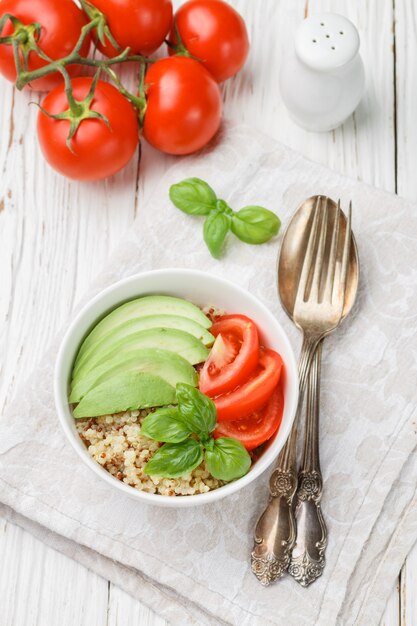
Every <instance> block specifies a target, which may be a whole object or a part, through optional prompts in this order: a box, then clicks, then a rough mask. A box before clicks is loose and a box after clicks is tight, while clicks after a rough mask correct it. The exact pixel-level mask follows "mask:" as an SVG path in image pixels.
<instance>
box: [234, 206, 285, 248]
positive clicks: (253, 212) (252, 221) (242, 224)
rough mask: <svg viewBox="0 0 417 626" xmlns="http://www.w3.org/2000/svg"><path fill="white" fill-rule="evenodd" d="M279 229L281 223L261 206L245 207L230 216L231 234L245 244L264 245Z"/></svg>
mask: <svg viewBox="0 0 417 626" xmlns="http://www.w3.org/2000/svg"><path fill="white" fill-rule="evenodd" d="M280 227H281V221H280V219H279V218H278V217H277V216H276V215H275V213H272V211H268V209H264V208H263V207H261V206H247V207H245V208H244V209H241V210H240V211H238V212H237V213H234V214H233V216H232V224H231V229H232V232H233V233H234V234H235V235H236V237H238V238H239V239H240V240H241V241H244V242H245V243H252V244H260V243H265V242H266V241H269V240H270V239H271V238H272V237H274V236H275V235H276V234H277V233H278V231H279V229H280Z"/></svg>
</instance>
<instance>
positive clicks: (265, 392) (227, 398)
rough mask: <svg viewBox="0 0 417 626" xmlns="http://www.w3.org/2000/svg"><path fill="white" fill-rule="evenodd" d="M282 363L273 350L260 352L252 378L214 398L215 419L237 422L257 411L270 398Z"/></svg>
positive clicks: (279, 374)
mask: <svg viewBox="0 0 417 626" xmlns="http://www.w3.org/2000/svg"><path fill="white" fill-rule="evenodd" d="M282 368H283V362H282V359H281V357H280V355H279V354H278V353H277V352H274V350H261V351H260V355H259V368H258V370H257V371H256V372H255V374H254V376H252V378H250V379H249V380H248V381H247V382H245V383H243V384H242V385H240V387H237V389H235V390H234V391H231V392H229V393H225V394H223V395H220V396H218V397H217V398H214V404H215V405H216V409H217V419H218V421H219V422H222V421H233V420H238V419H240V418H242V417H246V416H247V415H250V414H251V413H253V412H254V411H259V409H261V408H262V407H263V406H264V405H265V404H266V403H267V402H268V400H269V398H270V397H271V395H272V393H273V391H274V389H275V387H276V386H277V384H278V381H279V379H280V376H281V371H282Z"/></svg>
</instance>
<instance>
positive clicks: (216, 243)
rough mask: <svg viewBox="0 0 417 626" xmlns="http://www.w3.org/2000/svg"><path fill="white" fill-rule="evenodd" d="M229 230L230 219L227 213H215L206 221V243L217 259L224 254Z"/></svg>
mask: <svg viewBox="0 0 417 626" xmlns="http://www.w3.org/2000/svg"><path fill="white" fill-rule="evenodd" d="M229 229H230V218H229V217H228V216H227V215H226V214H225V213H218V212H213V213H210V215H208V216H207V217H206V219H205V222H204V241H205V242H206V244H207V247H208V249H209V250H210V254H211V255H212V256H213V257H214V258H215V259H218V258H219V257H220V255H221V253H222V250H223V246H224V242H225V239H226V235H227V233H228V232H229Z"/></svg>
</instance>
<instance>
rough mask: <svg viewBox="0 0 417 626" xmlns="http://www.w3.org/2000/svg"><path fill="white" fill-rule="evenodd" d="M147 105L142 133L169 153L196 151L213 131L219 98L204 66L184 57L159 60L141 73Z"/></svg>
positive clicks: (215, 129)
mask: <svg viewBox="0 0 417 626" xmlns="http://www.w3.org/2000/svg"><path fill="white" fill-rule="evenodd" d="M145 84H146V85H147V91H146V97H147V107H146V113H145V121H144V125H143V136H144V137H145V139H146V140H147V141H149V143H150V144H152V145H153V146H154V147H155V148H157V149H158V150H162V152H168V153H169V154H190V153H191V152H196V150H200V148H202V147H203V146H205V145H206V143H208V142H209V141H210V139H211V138H212V137H213V136H214V135H215V134H216V132H217V130H218V128H219V126H220V120H221V112H222V100H221V95H220V89H219V86H218V85H217V83H216V81H215V80H214V79H213V78H212V76H211V75H210V74H209V73H208V71H207V70H206V69H204V67H203V66H202V65H201V63H198V61H194V59H189V58H186V57H171V58H167V59H161V60H160V61H157V62H156V63H153V65H151V67H150V69H149V70H148V72H147V73H146V76H145Z"/></svg>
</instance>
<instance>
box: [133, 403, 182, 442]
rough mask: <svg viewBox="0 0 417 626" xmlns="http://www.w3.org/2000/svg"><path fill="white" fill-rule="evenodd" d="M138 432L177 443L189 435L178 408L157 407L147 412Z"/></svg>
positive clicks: (156, 439)
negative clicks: (153, 410)
mask: <svg viewBox="0 0 417 626" xmlns="http://www.w3.org/2000/svg"><path fill="white" fill-rule="evenodd" d="M140 434H141V435H145V436H146V437H149V438H150V439H155V441H164V442H169V443H179V442H180V441H184V439H187V437H189V436H190V435H191V430H190V429H189V428H188V427H187V426H186V425H185V423H184V421H183V419H182V418H181V415H180V413H179V411H178V409H177V408H176V407H175V408H169V407H167V408H164V409H158V410H157V411H155V412H154V413H149V415H147V416H146V417H145V419H144V420H143V422H142V426H141V427H140Z"/></svg>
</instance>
